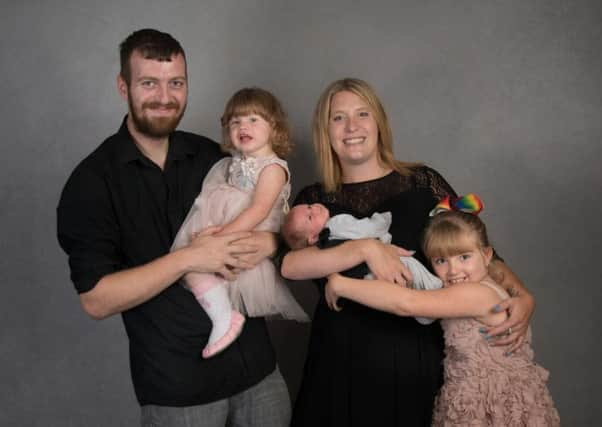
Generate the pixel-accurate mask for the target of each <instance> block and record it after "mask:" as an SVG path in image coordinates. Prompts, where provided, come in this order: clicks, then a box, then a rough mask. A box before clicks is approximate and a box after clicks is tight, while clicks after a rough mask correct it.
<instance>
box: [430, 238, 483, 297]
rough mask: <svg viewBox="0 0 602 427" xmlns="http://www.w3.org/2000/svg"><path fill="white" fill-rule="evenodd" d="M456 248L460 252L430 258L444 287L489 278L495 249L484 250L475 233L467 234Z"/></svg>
mask: <svg viewBox="0 0 602 427" xmlns="http://www.w3.org/2000/svg"><path fill="white" fill-rule="evenodd" d="M456 247H457V248H458V250H457V251H453V252H452V253H450V254H446V255H441V256H433V257H431V258H430V262H431V265H432V266H433V270H434V271H435V274H436V275H437V276H438V277H439V278H440V279H441V280H442V281H443V286H446V287H447V286H452V285H455V284H457V283H463V282H479V281H481V280H483V279H484V278H485V277H486V276H487V272H488V266H489V263H490V262H491V257H492V256H493V249H492V248H491V247H490V246H487V247H485V248H482V247H481V246H480V245H479V244H478V237H477V235H476V233H474V232H473V233H465V234H464V235H463V236H462V238H461V239H460V240H458V242H457V244H456Z"/></svg>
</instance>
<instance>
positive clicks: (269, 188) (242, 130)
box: [222, 114, 287, 233]
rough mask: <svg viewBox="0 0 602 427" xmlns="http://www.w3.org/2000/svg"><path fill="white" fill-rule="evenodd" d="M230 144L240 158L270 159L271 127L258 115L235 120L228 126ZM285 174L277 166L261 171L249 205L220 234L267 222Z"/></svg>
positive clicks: (246, 229)
mask: <svg viewBox="0 0 602 427" xmlns="http://www.w3.org/2000/svg"><path fill="white" fill-rule="evenodd" d="M228 127H229V133H230V140H231V141H232V144H233V145H234V148H236V149H237V150H238V151H239V152H240V153H241V155H242V156H243V157H245V158H248V157H267V156H273V155H274V151H273V150H272V146H271V143H270V137H271V134H272V126H271V125H270V123H268V122H267V121H266V120H265V119H264V118H263V117H261V116H260V115H259V114H249V115H246V116H235V117H232V119H230V122H229V123H228ZM286 180H287V174H286V171H285V170H284V169H283V168H282V167H281V166H280V165H277V164H271V165H268V166H266V167H265V168H263V170H262V171H261V173H260V174H259V177H258V179H257V185H256V187H255V191H254V192H253V199H252V201H251V205H250V206H249V207H248V208H247V209H245V210H244V211H242V212H241V213H240V214H239V215H238V216H237V217H236V218H235V219H234V220H233V221H231V222H230V223H228V224H225V225H224V226H223V229H222V233H232V232H236V231H251V230H253V229H254V228H255V227H257V226H258V225H259V224H260V223H261V222H262V221H263V220H264V219H266V218H267V216H268V215H269V213H270V211H271V210H272V207H273V206H274V204H275V203H276V200H277V199H278V196H279V195H280V192H281V191H282V187H284V185H285V184H286Z"/></svg>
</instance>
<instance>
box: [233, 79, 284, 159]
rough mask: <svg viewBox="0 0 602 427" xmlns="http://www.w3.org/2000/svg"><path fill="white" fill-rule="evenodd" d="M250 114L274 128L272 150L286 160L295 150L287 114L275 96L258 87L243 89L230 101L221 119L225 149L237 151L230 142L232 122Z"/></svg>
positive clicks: (271, 136) (271, 141)
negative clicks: (259, 117)
mask: <svg viewBox="0 0 602 427" xmlns="http://www.w3.org/2000/svg"><path fill="white" fill-rule="evenodd" d="M249 114H258V115H260V116H261V117H262V118H263V119H264V120H265V121H267V122H268V123H269V124H270V126H271V127H272V133H271V135H270V145H271V146H272V150H273V151H274V153H275V154H276V155H277V156H278V157H280V158H285V157H286V156H287V155H288V154H289V153H290V151H291V150H292V148H293V145H292V143H291V141H290V134H291V132H290V128H289V125H288V121H287V118H286V113H285V112H284V109H283V108H282V105H281V104H280V102H279V101H278V99H277V98H276V97H275V96H274V95H272V94H271V93H270V92H268V91H267V90H265V89H260V88H258V87H248V88H243V89H241V90H239V91H238V92H236V93H235V94H234V95H232V97H231V98H230V99H229V100H228V103H227V104H226V108H225V109H224V114H223V115H222V117H221V124H222V137H223V141H224V143H223V145H222V147H223V149H224V150H226V151H232V150H235V148H234V145H233V144H232V141H231V140H230V131H229V124H230V120H231V119H232V118H233V117H238V116H246V115H249Z"/></svg>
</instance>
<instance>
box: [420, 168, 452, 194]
mask: <svg viewBox="0 0 602 427" xmlns="http://www.w3.org/2000/svg"><path fill="white" fill-rule="evenodd" d="M415 177H416V185H417V186H422V187H427V188H429V189H430V190H431V192H432V193H433V195H434V196H435V197H436V198H437V199H438V200H441V199H443V198H445V197H447V196H450V197H457V194H456V192H455V191H454V189H453V188H452V186H451V185H449V183H448V182H447V181H446V180H445V178H443V177H442V176H441V174H440V173H439V172H437V171H436V170H435V169H432V168H430V167H428V166H422V167H421V168H420V170H419V171H417V173H416V175H415Z"/></svg>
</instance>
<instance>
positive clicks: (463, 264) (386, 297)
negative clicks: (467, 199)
mask: <svg viewBox="0 0 602 427" xmlns="http://www.w3.org/2000/svg"><path fill="white" fill-rule="evenodd" d="M466 238H467V240H470V243H469V244H467V245H466V244H463V245H462V248H463V249H462V250H461V251H458V252H457V253H455V254H453V255H449V256H437V257H433V258H431V259H430V261H431V264H432V265H433V269H434V270H435V273H436V274H437V276H438V277H439V278H440V279H441V280H442V282H443V288H442V289H438V290H431V291H415V290H413V289H406V288H403V287H400V286H396V285H393V284H391V283H388V282H384V281H380V280H377V281H371V282H370V283H369V286H366V284H365V283H364V282H363V281H362V280H357V279H349V278H346V277H343V276H341V275H340V274H333V275H331V276H330V277H329V280H328V284H327V285H326V290H325V293H326V301H327V303H328V306H329V307H330V308H331V309H333V310H337V311H339V310H341V308H340V307H339V306H338V305H337V300H338V298H341V297H342V298H347V299H350V300H353V301H356V302H358V303H360V304H363V305H366V306H369V307H372V308H375V309H377V310H382V311H387V312H390V313H393V314H397V315H399V316H427V317H434V318H462V317H473V318H475V319H476V320H477V321H479V322H481V323H482V324H484V325H486V326H495V325H499V324H501V323H503V322H504V321H505V320H506V318H507V313H506V312H497V313H492V312H491V310H490V307H491V306H492V305H495V304H498V303H499V302H501V301H502V297H501V296H500V295H499V294H498V293H497V292H496V291H494V290H493V289H492V288H490V287H488V286H483V285H482V284H480V283H479V282H481V281H483V280H485V279H487V278H488V277H489V276H488V265H489V263H490V261H491V257H492V254H493V250H492V249H491V248H490V247H486V248H480V247H479V246H478V244H477V238H476V236H474V235H472V236H467V237H466ZM489 280H490V281H491V279H489Z"/></svg>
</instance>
